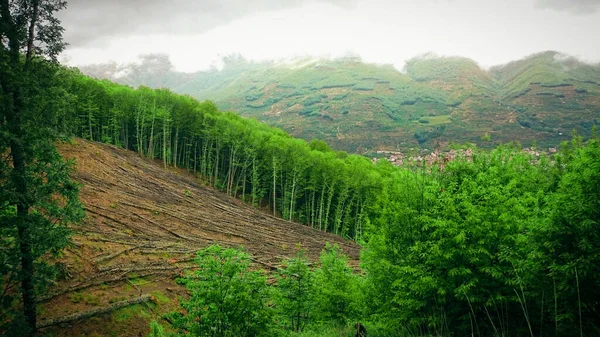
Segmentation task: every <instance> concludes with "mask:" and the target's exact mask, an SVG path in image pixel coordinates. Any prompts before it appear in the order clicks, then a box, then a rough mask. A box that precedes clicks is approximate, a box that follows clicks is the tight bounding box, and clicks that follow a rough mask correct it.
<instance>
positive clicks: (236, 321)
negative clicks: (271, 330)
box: [172, 245, 271, 337]
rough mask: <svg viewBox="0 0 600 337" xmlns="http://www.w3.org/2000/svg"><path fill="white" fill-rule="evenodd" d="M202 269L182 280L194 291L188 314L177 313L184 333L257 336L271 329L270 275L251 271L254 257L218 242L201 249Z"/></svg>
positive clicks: (177, 323) (186, 305) (177, 324)
mask: <svg viewBox="0 0 600 337" xmlns="http://www.w3.org/2000/svg"><path fill="white" fill-rule="evenodd" d="M196 263H197V264H198V267H199V268H198V270H196V271H195V272H194V273H189V274H188V275H186V276H185V277H183V278H181V279H179V280H178V281H179V282H180V283H183V284H185V286H186V288H187V289H188V291H189V292H190V295H191V296H190V299H189V300H187V301H182V302H181V306H182V308H183V309H184V311H185V313H183V314H182V313H179V312H178V313H174V314H173V315H172V316H173V325H174V327H175V328H176V329H178V330H179V331H180V332H181V333H182V335H188V334H189V335H192V336H216V337H221V336H257V335H260V334H263V333H264V332H265V331H266V330H267V329H268V324H269V322H270V317H271V310H270V309H269V307H268V306H267V300H268V298H269V296H268V295H269V294H268V288H267V278H266V276H265V275H264V273H263V272H261V271H253V270H250V256H249V255H248V254H246V253H244V252H241V251H238V250H235V249H232V248H227V249H224V248H222V247H221V246H218V245H215V246H210V247H208V248H205V249H203V250H201V251H199V252H198V255H197V258H196Z"/></svg>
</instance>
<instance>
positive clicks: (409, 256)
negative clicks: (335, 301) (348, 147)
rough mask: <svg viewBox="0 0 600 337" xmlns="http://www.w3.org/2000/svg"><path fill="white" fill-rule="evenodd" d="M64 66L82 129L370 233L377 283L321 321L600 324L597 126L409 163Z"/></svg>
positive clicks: (354, 234) (528, 327) (456, 325)
mask: <svg viewBox="0 0 600 337" xmlns="http://www.w3.org/2000/svg"><path fill="white" fill-rule="evenodd" d="M66 76H67V77H66V83H68V86H67V88H68V89H67V90H68V91H69V92H70V93H71V94H72V95H74V97H76V99H75V100H74V101H73V102H72V104H71V105H70V108H69V109H70V115H71V116H73V117H71V118H68V120H70V121H72V122H73V124H72V130H73V133H74V134H76V135H79V136H81V137H84V138H88V139H90V140H96V141H103V142H108V143H112V144H116V145H119V146H123V147H126V148H129V149H133V150H135V151H137V152H138V153H140V154H141V155H142V156H145V157H148V158H156V159H160V160H161V161H162V163H163V165H165V166H168V165H173V166H176V167H183V168H185V169H187V170H189V171H190V172H193V173H194V174H196V175H198V177H199V179H200V180H201V181H204V182H205V183H206V184H209V185H211V186H213V187H215V188H218V189H221V190H223V191H225V192H226V193H227V194H229V195H231V196H236V197H239V198H240V199H242V200H245V201H246V202H248V203H249V204H251V205H254V206H256V207H262V208H264V209H265V210H267V211H268V212H272V213H273V214H274V215H276V216H281V217H283V218H284V219H289V220H292V221H296V222H301V223H304V224H305V225H307V226H311V227H313V228H317V229H319V230H323V231H330V232H333V233H335V234H338V235H342V236H344V237H349V238H352V239H354V240H356V241H358V242H361V243H363V244H364V245H365V250H364V253H363V257H362V263H363V264H362V268H363V269H364V271H365V272H366V274H365V276H364V278H362V279H361V280H357V281H356V282H359V283H357V284H356V285H355V286H352V289H360V290H356V291H358V292H359V293H365V294H368V296H366V297H363V296H359V295H358V293H353V294H354V295H352V296H350V298H349V299H347V300H348V301H351V302H352V303H354V304H351V305H350V304H348V305H349V306H348V307H347V311H343V312H341V313H338V314H336V315H341V320H336V319H332V320H329V319H328V318H327V317H329V316H328V314H326V313H324V312H321V314H322V315H324V316H316V317H313V319H314V321H313V322H322V323H323V322H325V323H327V322H328V323H327V324H342V322H346V323H348V322H352V321H364V322H366V323H365V324H367V325H368V327H369V328H370V330H374V332H373V333H374V334H377V333H379V334H381V335H402V334H407V333H413V334H415V333H416V334H418V335H430V334H433V335H441V336H445V335H466V334H471V333H475V331H478V332H477V333H476V334H479V335H483V336H493V335H498V334H499V335H505V336H519V335H522V334H527V333H531V334H533V335H542V336H553V335H561V336H562V335H568V334H569V333H570V331H572V330H573V329H579V330H578V331H581V332H582V333H583V334H584V335H589V334H595V333H597V332H598V326H597V325H596V323H594V322H595V321H596V320H595V319H594V317H596V315H598V312H597V305H596V303H597V301H598V298H599V294H598V291H597V289H600V288H599V287H598V286H597V285H598V282H599V280H598V278H597V275H598V273H597V268H598V267H597V266H598V265H600V264H599V263H600V261H598V259H597V257H596V254H594V253H593V252H594V251H596V249H597V248H598V247H600V237H599V236H598V231H596V230H595V228H597V226H598V218H599V216H600V214H598V210H599V209H600V207H599V206H600V205H599V202H600V201H599V200H600V196H599V195H598V193H599V192H598V191H600V188H599V187H600V181H599V180H598V178H599V177H600V175H599V172H600V166H599V165H600V147H599V145H600V144H599V143H598V139H597V135H596V136H593V138H592V139H590V140H589V141H588V142H587V143H584V142H583V139H582V137H580V136H577V135H572V137H573V138H572V141H571V142H569V143H564V144H563V145H562V149H561V151H560V153H558V154H556V155H554V156H552V157H546V156H541V157H540V156H537V155H535V154H528V153H523V152H521V149H520V148H519V147H518V146H515V145H505V146H501V147H498V148H497V149H495V150H493V151H491V152H486V151H482V150H478V149H474V153H473V154H472V155H469V157H466V156H465V157H462V158H461V157H460V156H459V158H458V159H457V160H454V161H450V162H448V161H446V160H444V159H443V158H441V159H440V161H439V162H437V163H436V164H434V165H433V166H424V164H423V163H417V162H415V163H409V164H407V166H406V167H403V168H397V167H394V166H392V165H391V164H389V163H387V162H385V161H380V162H378V163H377V164H373V163H372V162H371V161H370V160H368V159H366V158H364V157H360V156H357V155H347V154H345V153H343V152H335V151H332V150H331V149H329V147H328V146H327V145H326V144H325V143H324V142H321V141H311V142H306V141H304V140H298V139H294V138H292V137H290V136H288V135H287V134H286V133H284V132H282V131H280V130H278V129H274V128H271V127H268V126H266V125H264V124H262V123H259V122H256V121H254V120H252V119H243V118H241V117H239V116H237V115H235V114H232V113H221V112H218V111H217V108H216V106H215V105H214V104H212V103H210V102H204V103H199V102H197V101H195V100H194V99H192V98H189V97H186V96H178V95H175V94H172V93H170V92H169V91H167V90H165V89H161V90H151V89H148V88H140V89H138V90H133V89H131V88H128V87H124V86H120V85H116V84H112V83H109V82H99V81H96V80H92V79H89V78H87V77H84V76H81V75H77V74H73V73H67V74H66ZM573 200H577V201H576V202H573ZM353 282H354V281H353ZM359 284H360V285H359ZM357 287H358V288H357ZM315 291H316V290H315ZM346 295H347V294H346ZM355 301H359V302H355ZM361 301H364V302H361ZM356 308H362V309H361V310H356ZM339 318H340V317H338V319H339ZM335 322H337V323H335ZM182 324H183V323H182ZM344 324H345V323H344ZM342 325H343V324H342ZM376 331H379V332H376Z"/></svg>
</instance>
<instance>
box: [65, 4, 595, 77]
mask: <svg viewBox="0 0 600 337" xmlns="http://www.w3.org/2000/svg"><path fill="white" fill-rule="evenodd" d="M332 1H334V0H330V1H329V2H323V1H302V4H301V5H298V6H293V7H289V8H288V7H286V8H284V9H279V10H269V11H259V12H254V13H252V14H250V15H246V16H242V17H241V18H238V19H236V20H233V21H230V22H228V23H226V24H223V25H217V26H214V27H212V28H211V29H209V30H201V31H199V32H194V31H193V30H192V31H190V32H189V33H182V32H177V33H173V32H165V33H160V34H159V33H156V32H150V33H147V34H142V33H137V34H136V35H130V36H126V35H123V36H122V37H118V36H116V37H114V38H112V39H111V40H110V42H108V43H107V44H106V45H103V46H97V47H92V46H83V45H82V46H75V47H72V48H70V49H69V50H68V51H67V55H68V56H69V58H70V59H71V63H72V64H76V65H83V64H93V63H102V62H107V61H109V60H114V61H117V62H119V63H122V62H131V61H134V60H135V59H136V58H137V56H138V55H140V54H147V53H166V54H169V55H170V56H171V61H172V62H173V64H174V65H175V68H176V69H178V70H182V71H195V70H199V69H206V68H208V67H209V66H210V65H211V64H214V63H215V62H217V60H218V59H219V58H220V57H222V56H225V55H229V54H232V53H240V54H242V55H243V56H244V57H246V58H248V59H251V60H267V59H282V58H289V57H293V56H301V55H309V56H325V57H336V56H342V55H347V54H349V53H355V54H357V55H360V56H361V57H362V58H363V59H364V60H366V61H368V62H375V63H391V64H394V65H396V66H397V67H399V68H401V67H402V65H403V63H404V61H405V60H407V59H408V58H410V57H413V56H415V55H418V54H423V53H426V52H435V53H437V54H440V55H460V56H465V57H470V58H472V59H474V60H475V61H477V62H479V63H480V64H481V65H482V66H491V65H495V64H499V63H504V62H508V61H511V60H514V59H518V58H521V57H523V56H525V55H528V54H532V53H536V52H539V51H543V50H558V51H561V52H565V53H567V54H572V55H576V56H579V57H582V58H584V59H586V60H591V61H596V62H597V61H599V60H600V49H598V48H596V44H595V43H594V41H595V40H596V36H595V32H598V31H600V15H599V14H598V13H596V14H590V15H587V16H573V15H571V14H569V13H568V12H560V11H544V10H539V9H538V8H536V7H535V6H534V3H533V2H526V1H519V0H504V1H502V0H493V1H485V2H483V1H475V0H452V1H450V0H448V1H442V0H440V1H416V0H403V1H392V0H389V1H387V0H372V1H367V0H363V1H357V2H353V3H352V6H339V3H341V1H339V0H338V1H337V2H336V3H335V5H334V4H332ZM190 15H192V13H190Z"/></svg>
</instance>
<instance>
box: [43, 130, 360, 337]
mask: <svg viewBox="0 0 600 337" xmlns="http://www.w3.org/2000/svg"><path fill="white" fill-rule="evenodd" d="M60 151H61V153H62V154H63V155H64V156H65V157H66V158H69V159H74V160H75V161H76V163H77V171H76V173H75V175H74V178H75V179H76V180H77V181H79V182H80V183H82V184H83V187H82V189H81V195H80V197H81V200H82V202H83V203H84V205H85V208H86V212H87V219H86V220H85V222H84V223H83V224H82V225H81V226H78V227H77V228H75V231H76V234H75V235H74V241H75V243H76V246H75V247H72V248H69V249H67V250H66V252H65V256H64V257H63V258H62V259H61V263H63V264H64V280H62V281H60V282H59V284H58V285H57V286H56V287H55V288H54V289H51V290H50V291H49V292H48V294H47V295H46V296H45V297H44V298H43V299H42V306H41V320H40V323H41V324H43V323H44V322H48V320H49V319H55V318H58V317H63V316H65V315H70V314H73V313H77V312H82V311H86V310H90V309H97V308H103V307H105V306H108V305H110V304H114V303H116V302H120V301H124V300H130V299H135V298H137V297H139V296H142V295H146V294H149V295H151V296H153V298H154V300H155V303H154V304H153V303H150V304H148V305H145V304H138V305H136V306H133V307H128V308H125V309H120V310H117V311H112V312H111V313H109V314H104V315H101V316H96V317H93V318H89V319H87V320H83V321H79V322H75V323H67V324H61V325H59V326H58V327H51V328H49V329H50V330H51V332H55V333H58V334H59V335H61V336H79V335H89V336H93V335H118V336H138V333H142V335H145V334H146V333H147V330H148V322H149V321H150V320H151V319H157V318H158V317H159V316H160V314H161V313H163V312H165V311H168V310H173V309H174V308H176V307H177V295H182V294H184V292H183V289H181V288H180V287H179V286H177V285H176V284H175V281H174V278H175V277H176V276H177V275H179V274H181V273H182V272H183V271H184V270H185V269H186V268H189V267H192V266H193V264H192V260H193V257H194V254H195V252H196V251H197V250H198V249H200V248H203V247H206V246H207V245H210V244H220V245H223V246H236V247H237V246H244V247H245V248H246V249H247V250H248V251H249V252H250V253H252V255H254V257H255V262H256V265H257V267H260V268H263V269H266V270H270V269H273V268H275V267H277V266H278V265H279V263H280V261H281V259H282V258H284V257H288V256H293V255H295V253H296V247H297V246H298V245H301V246H302V247H303V248H305V249H306V253H307V255H308V257H309V259H311V260H313V261H314V260H316V259H317V257H318V254H319V252H320V251H321V249H322V248H323V247H324V245H325V243H326V242H331V243H337V244H338V245H340V247H342V248H343V250H344V251H345V252H346V254H348V255H349V256H350V258H351V263H352V264H353V265H355V266H356V265H357V260H358V255H359V246H358V245H356V244H355V243H353V242H349V241H345V240H343V239H341V238H340V237H337V236H334V235H332V234H329V233H324V232H320V231H318V230H315V229H312V228H310V227H307V226H303V225H299V224H296V223H292V222H288V221H284V220H281V219H278V218H274V217H272V216H270V215H268V214H265V213H263V212H261V211H260V210H256V209H254V208H252V207H250V206H248V205H246V204H244V203H243V202H241V201H239V200H236V199H233V198H231V197H228V196H227V195H225V194H224V193H221V192H218V191H215V190H213V189H211V188H207V187H204V186H202V185H200V184H199V183H198V182H196V181H195V179H194V178H193V176H191V175H189V174H188V173H187V172H185V171H183V170H177V169H169V170H165V169H164V168H163V167H162V166H161V165H160V164H158V163H155V162H152V161H149V160H146V159H142V158H140V157H139V156H138V155H137V154H135V153H133V152H130V151H126V150H122V149H119V148H116V147H112V146H107V145H102V144H97V143H91V142H87V141H84V140H79V139H78V140H76V142H75V144H74V145H67V144H65V145H62V146H61V148H60Z"/></svg>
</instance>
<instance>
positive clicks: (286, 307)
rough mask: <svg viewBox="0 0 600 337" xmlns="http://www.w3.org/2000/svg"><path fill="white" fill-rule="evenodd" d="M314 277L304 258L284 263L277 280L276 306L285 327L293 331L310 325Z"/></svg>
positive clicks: (301, 252) (301, 254)
mask: <svg viewBox="0 0 600 337" xmlns="http://www.w3.org/2000/svg"><path fill="white" fill-rule="evenodd" d="M314 286H315V284H314V277H313V273H312V272H311V270H310V269H309V267H308V262H307V261H306V259H305V258H304V256H303V251H301V250H300V251H299V252H298V256H297V257H296V258H293V259H289V260H287V261H285V262H284V263H283V267H282V268H281V269H280V270H279V277H278V278H277V292H276V294H277V296H276V300H275V305H276V308H277V311H278V314H279V315H280V317H281V319H282V320H283V323H284V324H283V325H284V326H285V327H289V329H290V330H291V331H302V330H303V329H304V328H305V326H306V325H308V324H309V323H310V319H311V311H312V308H313V301H315V300H319V299H318V298H314V297H313V296H314V294H313V292H314Z"/></svg>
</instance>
